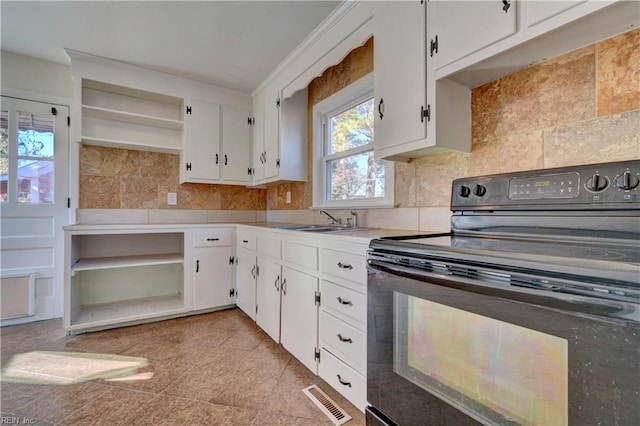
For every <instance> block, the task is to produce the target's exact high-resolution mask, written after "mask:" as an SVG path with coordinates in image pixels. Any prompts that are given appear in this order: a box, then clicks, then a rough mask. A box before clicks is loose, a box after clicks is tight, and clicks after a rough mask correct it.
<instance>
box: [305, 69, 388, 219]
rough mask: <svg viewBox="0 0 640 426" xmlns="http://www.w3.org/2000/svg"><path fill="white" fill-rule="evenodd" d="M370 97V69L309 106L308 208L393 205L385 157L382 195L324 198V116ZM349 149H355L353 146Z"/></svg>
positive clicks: (371, 93) (371, 84) (338, 111)
mask: <svg viewBox="0 0 640 426" xmlns="http://www.w3.org/2000/svg"><path fill="white" fill-rule="evenodd" d="M372 97H373V73H369V74H367V75H365V76H364V77H362V78H361V79H359V80H357V81H355V82H353V83H351V84H350V85H349V86H347V87H345V88H344V89H342V90H340V91H339V92H336V93H334V94H333V95H331V96H329V97H328V98H326V99H324V100H322V101H320V102H318V103H317V104H316V105H314V106H313V131H312V133H313V206H311V207H310V208H311V209H345V208H383V207H393V203H394V192H395V189H394V188H395V186H394V176H395V170H394V163H393V162H392V161H385V196H384V197H383V198H375V199H374V198H372V199H365V200H336V201H327V200H326V199H325V194H326V188H325V185H326V181H327V180H326V169H325V167H324V163H323V157H324V127H325V125H324V118H325V117H326V116H327V115H328V114H332V113H340V112H342V111H344V110H346V109H347V108H349V107H350V106H352V105H357V104H358V103H361V102H364V101H366V100H367V99H370V98H372ZM356 150H357V149H356ZM353 152H354V153H355V150H354V151H353Z"/></svg>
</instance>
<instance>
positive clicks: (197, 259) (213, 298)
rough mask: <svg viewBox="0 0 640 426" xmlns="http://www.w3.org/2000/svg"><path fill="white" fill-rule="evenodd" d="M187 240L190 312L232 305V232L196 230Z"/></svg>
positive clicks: (233, 292)
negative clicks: (189, 269)
mask: <svg viewBox="0 0 640 426" xmlns="http://www.w3.org/2000/svg"><path fill="white" fill-rule="evenodd" d="M191 237H192V238H191V240H192V246H193V252H192V255H191V261H192V268H193V269H192V277H193V309H194V310H196V311H198V310H202V309H212V308H220V307H224V306H230V305H233V304H235V303H236V300H235V279H234V278H235V276H234V275H235V274H234V272H235V271H234V264H235V257H234V254H235V248H234V247H233V229H230V228H212V229H198V230H194V231H192V233H191Z"/></svg>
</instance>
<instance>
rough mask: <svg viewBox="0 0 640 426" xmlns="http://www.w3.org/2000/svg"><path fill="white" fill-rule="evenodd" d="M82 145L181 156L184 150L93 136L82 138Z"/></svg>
mask: <svg viewBox="0 0 640 426" xmlns="http://www.w3.org/2000/svg"><path fill="white" fill-rule="evenodd" d="M82 143H84V144H87V145H95V146H104V147H107V148H121V149H133V150H136V151H153V152H163V153H165V154H180V153H181V152H182V148H174V147H168V146H163V145H154V144H148V143H144V142H136V141H127V140H118V139H106V138H96V137H93V136H82Z"/></svg>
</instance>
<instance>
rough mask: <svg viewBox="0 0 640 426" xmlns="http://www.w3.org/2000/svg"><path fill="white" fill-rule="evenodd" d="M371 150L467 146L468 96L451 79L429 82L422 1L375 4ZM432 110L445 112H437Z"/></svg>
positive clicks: (412, 151) (392, 153)
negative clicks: (373, 116) (373, 129)
mask: <svg viewBox="0 0 640 426" xmlns="http://www.w3.org/2000/svg"><path fill="white" fill-rule="evenodd" d="M375 5H376V6H375V7H376V9H375V13H376V15H375V16H376V18H375V26H374V29H375V35H374V39H375V42H374V69H375V72H374V96H375V99H376V110H375V111H374V114H375V139H374V152H375V156H376V158H377V159H387V160H405V159H408V158H414V157H420V156H423V155H426V154H429V153H431V152H434V151H439V150H442V149H454V150H460V151H469V149H470V147H471V107H470V100H471V95H470V91H469V89H468V88H466V87H463V86H460V85H459V84H456V83H453V82H446V83H445V84H438V85H436V84H435V80H434V79H433V78H432V77H431V75H432V74H431V70H432V66H433V61H432V58H430V57H426V37H427V27H426V21H427V18H428V19H429V22H431V20H432V19H431V17H430V16H425V13H429V11H430V10H427V11H425V8H426V7H427V6H425V3H420V2H417V1H415V2H379V3H376V4H375ZM436 110H440V111H446V112H447V113H446V114H440V115H438V114H437V111H436Z"/></svg>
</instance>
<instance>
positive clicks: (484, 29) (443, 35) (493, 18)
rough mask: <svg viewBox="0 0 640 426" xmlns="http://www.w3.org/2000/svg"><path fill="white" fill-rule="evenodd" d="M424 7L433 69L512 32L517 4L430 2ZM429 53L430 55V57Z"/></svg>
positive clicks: (513, 2)
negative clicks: (427, 20) (426, 12)
mask: <svg viewBox="0 0 640 426" xmlns="http://www.w3.org/2000/svg"><path fill="white" fill-rule="evenodd" d="M427 3H428V8H429V9H428V15H429V28H428V33H429V46H428V50H429V55H430V56H433V58H434V61H435V68H436V69H440V68H441V67H443V66H445V65H448V64H450V63H452V62H454V61H456V60H458V59H460V58H464V57H465V56H467V55H470V54H472V53H474V52H476V51H478V50H480V49H483V48H485V47H487V46H490V45H491V44H493V43H495V42H497V41H499V40H502V39H503V38H505V37H508V36H510V35H511V34H514V33H515V32H516V5H517V3H518V2H516V1H513V0H509V1H508V2H501V1H446V0H432V1H429V2H427ZM432 45H433V49H432ZM436 45H437V48H436ZM432 50H433V55H431V51H432Z"/></svg>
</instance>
